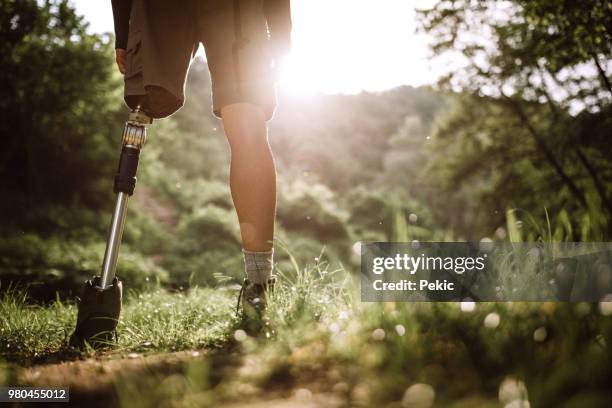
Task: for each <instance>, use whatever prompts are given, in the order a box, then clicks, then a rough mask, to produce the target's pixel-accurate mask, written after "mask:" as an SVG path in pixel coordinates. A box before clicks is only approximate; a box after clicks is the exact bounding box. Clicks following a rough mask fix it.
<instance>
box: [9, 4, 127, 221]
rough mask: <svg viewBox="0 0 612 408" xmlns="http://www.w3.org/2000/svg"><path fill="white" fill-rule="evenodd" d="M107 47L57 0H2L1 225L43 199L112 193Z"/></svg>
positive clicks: (115, 136)
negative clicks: (2, 220) (88, 32)
mask: <svg viewBox="0 0 612 408" xmlns="http://www.w3.org/2000/svg"><path fill="white" fill-rule="evenodd" d="M112 52H113V50H112V45H111V41H110V38H108V37H104V36H99V35H91V34H87V32H86V24H85V23H84V22H83V20H82V18H81V17H79V16H77V15H76V14H75V11H74V9H73V8H72V7H71V6H70V4H69V3H68V2H67V1H65V0H54V1H51V0H48V1H45V2H40V1H36V0H2V4H1V6H0V61H2V62H1V64H2V66H1V69H0V111H2V114H3V120H2V121H0V137H1V138H2V141H3V144H4V145H3V148H2V151H1V153H0V178H2V185H1V186H0V191H1V192H0V195H2V196H3V197H10V200H2V207H3V208H2V210H3V211H2V213H3V216H4V218H5V222H3V225H4V226H6V225H7V224H8V222H9V220H11V221H13V222H18V219H21V218H24V217H30V216H31V215H32V213H33V210H34V209H37V210H38V211H44V208H45V206H46V205H54V204H58V205H68V204H74V203H79V202H80V203H85V204H87V205H88V206H90V207H91V208H100V206H102V205H103V203H109V202H110V200H109V198H110V194H112V187H111V183H112V176H113V172H114V167H115V166H116V159H117V157H116V156H117V149H118V148H119V138H120V135H121V121H120V120H119V119H118V118H117V116H116V115H117V113H118V112H119V111H120V109H121V108H120V106H121V94H120V88H119V77H118V75H117V74H113V73H114V66H113V57H112ZM15 217H16V218H15ZM22 221H23V220H22ZM19 225H20V226H24V224H23V223H19Z"/></svg>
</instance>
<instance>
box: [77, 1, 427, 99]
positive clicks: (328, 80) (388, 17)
mask: <svg viewBox="0 0 612 408" xmlns="http://www.w3.org/2000/svg"><path fill="white" fill-rule="evenodd" d="M432 1H433V0H291V8H292V10H291V11H292V20H293V33H292V51H291V54H290V56H289V57H288V58H287V61H286V63H285V68H284V74H283V80H282V81H281V86H283V87H285V88H287V89H289V90H291V91H295V92H296V93H303V94H309V93H315V92H324V93H358V92H361V91H363V90H366V91H382V90H386V89H390V88H394V87H397V86H400V85H413V86H419V85H423V84H428V83H432V82H433V81H435V79H436V73H435V72H436V69H435V67H432V66H431V64H430V63H429V62H428V61H427V56H428V50H427V37H426V36H425V35H423V34H416V33H415V28H416V25H415V9H416V8H417V7H425V6H427V5H429V4H431V3H432ZM72 2H73V4H74V5H75V6H76V9H77V12H78V13H79V14H82V15H83V16H85V19H86V20H87V21H88V22H89V23H90V31H92V32H98V33H101V32H112V31H113V16H112V10H111V2H110V0H72Z"/></svg>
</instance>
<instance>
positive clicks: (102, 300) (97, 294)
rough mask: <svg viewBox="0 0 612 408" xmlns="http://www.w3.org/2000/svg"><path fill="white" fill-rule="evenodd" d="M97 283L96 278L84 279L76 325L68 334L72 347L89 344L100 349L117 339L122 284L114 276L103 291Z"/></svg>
mask: <svg viewBox="0 0 612 408" xmlns="http://www.w3.org/2000/svg"><path fill="white" fill-rule="evenodd" d="M99 284H100V278H99V277H96V278H94V279H92V280H88V281H87V282H85V289H84V290H83V296H82V298H81V302H80V303H79V313H78V315H77V324H76V327H75V329H74V333H72V336H70V342H69V345H70V346H71V347H75V348H78V349H83V348H84V347H85V343H88V344H89V345H90V346H92V347H93V348H103V347H108V346H111V345H112V344H113V343H114V342H116V340H117V323H119V315H120V313H121V298H122V294H123V286H122V285H121V282H120V281H119V280H117V278H115V279H113V283H112V285H111V286H109V287H108V288H106V289H104V290H102V289H100V287H99V286H98V285H99Z"/></svg>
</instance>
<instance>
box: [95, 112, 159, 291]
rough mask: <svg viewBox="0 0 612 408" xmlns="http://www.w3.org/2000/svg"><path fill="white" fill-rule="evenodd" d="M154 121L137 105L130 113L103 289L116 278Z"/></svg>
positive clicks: (116, 181) (119, 173) (105, 260)
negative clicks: (127, 216) (141, 161)
mask: <svg viewBox="0 0 612 408" xmlns="http://www.w3.org/2000/svg"><path fill="white" fill-rule="evenodd" d="M151 122H152V120H151V118H150V117H148V116H147V115H145V114H144V113H142V112H141V111H140V110H139V109H138V108H137V109H135V110H133V111H132V112H131V113H130V116H129V119H128V121H127V122H126V123H125V128H124V130H123V148H122V149H121V157H120V159H119V168H118V169H117V174H116V175H115V185H114V191H115V193H117V201H116V203H115V211H114V212H113V218H112V220H111V225H110V231H109V233H108V240H107V241H106V251H105V253H104V263H103V264H102V275H101V276H100V285H99V288H100V289H102V290H104V289H107V288H108V287H109V286H110V285H111V283H112V282H113V279H114V278H115V270H116V268H117V259H118V258H119V247H120V246H121V237H122V236H123V226H124V225H125V214H126V213H127V204H128V198H129V197H130V196H131V195H132V194H134V188H135V187H136V171H137V170H138V160H139V158H140V149H141V148H142V147H143V146H144V144H145V141H146V139H147V128H146V126H147V125H149V124H150V123H151Z"/></svg>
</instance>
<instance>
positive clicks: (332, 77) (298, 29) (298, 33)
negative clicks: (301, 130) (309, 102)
mask: <svg viewBox="0 0 612 408" xmlns="http://www.w3.org/2000/svg"><path fill="white" fill-rule="evenodd" d="M426 1H428V0H420V1H405V0H379V1H377V2H372V1H368V0H334V1H329V0H309V1H292V3H291V4H292V16H293V17H292V19H293V35H292V42H293V44H292V51H291V54H290V56H288V57H287V58H286V60H285V62H284V64H283V66H282V75H281V78H282V80H281V83H280V84H281V86H282V87H283V88H285V89H286V90H288V91H290V92H292V93H296V94H301V95H311V94H313V93H316V92H323V93H358V92H360V91H362V90H368V91H380V90H385V89H389V88H393V87H396V86H399V85H402V84H409V85H416V86H418V85H422V84H424V83H427V82H431V81H432V80H433V74H432V72H431V70H430V68H429V65H428V63H427V61H426V57H427V44H426V39H425V37H424V36H422V35H419V34H415V8H416V7H418V6H423V5H424V4H425V2H426Z"/></svg>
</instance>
